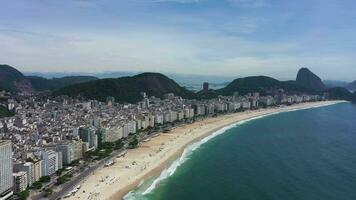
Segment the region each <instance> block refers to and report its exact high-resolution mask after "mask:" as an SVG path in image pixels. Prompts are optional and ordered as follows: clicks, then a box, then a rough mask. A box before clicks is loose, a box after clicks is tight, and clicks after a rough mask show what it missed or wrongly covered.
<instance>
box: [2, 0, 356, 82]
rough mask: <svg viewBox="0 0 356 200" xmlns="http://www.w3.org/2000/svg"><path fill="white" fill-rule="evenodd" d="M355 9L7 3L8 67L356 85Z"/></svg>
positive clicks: (274, 4) (275, 1)
mask: <svg viewBox="0 0 356 200" xmlns="http://www.w3.org/2000/svg"><path fill="white" fill-rule="evenodd" d="M355 9H356V1H354V0H298V1H289V0H60V1H57V0H16V1H14V0H1V3H0V63H2V64H9V65H11V66H14V67H16V68H17V69H19V70H21V71H25V72H103V71H133V72H144V71H151V72H161V73H178V74H200V75H216V76H236V77H242V76H250V75H268V76H272V77H275V78H279V79H294V78H295V76H296V73H297V70H298V69H299V68H301V67H308V68H310V69H311V70H312V71H314V72H315V73H316V74H318V75H319V76H321V77H322V78H323V79H333V80H347V81H351V80H355V79H356V62H355V58H356V52H355V49H356V12H355Z"/></svg>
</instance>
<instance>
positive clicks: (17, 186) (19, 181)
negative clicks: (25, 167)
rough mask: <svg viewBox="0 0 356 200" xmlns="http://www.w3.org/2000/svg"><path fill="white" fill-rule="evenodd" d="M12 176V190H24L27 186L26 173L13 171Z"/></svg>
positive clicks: (16, 191)
mask: <svg viewBox="0 0 356 200" xmlns="http://www.w3.org/2000/svg"><path fill="white" fill-rule="evenodd" d="M13 177H14V192H15V193H20V192H22V191H25V190H26V188H27V185H28V183H27V173H26V172H25V171H20V172H17V173H13Z"/></svg>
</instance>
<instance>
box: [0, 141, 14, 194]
mask: <svg viewBox="0 0 356 200" xmlns="http://www.w3.org/2000/svg"><path fill="white" fill-rule="evenodd" d="M12 187H13V177H12V145H11V141H8V140H0V199H1V198H3V199H6V198H8V197H9V196H11V195H12Z"/></svg>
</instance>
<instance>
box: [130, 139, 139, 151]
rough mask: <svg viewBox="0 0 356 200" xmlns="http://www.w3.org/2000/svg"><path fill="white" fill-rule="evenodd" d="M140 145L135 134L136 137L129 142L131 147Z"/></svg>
mask: <svg viewBox="0 0 356 200" xmlns="http://www.w3.org/2000/svg"><path fill="white" fill-rule="evenodd" d="M137 146H138V139H137V137H136V136H135V137H134V139H133V140H132V141H131V142H130V143H129V148H131V149H134V148H136V147H137Z"/></svg>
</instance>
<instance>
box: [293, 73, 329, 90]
mask: <svg viewBox="0 0 356 200" xmlns="http://www.w3.org/2000/svg"><path fill="white" fill-rule="evenodd" d="M296 81H297V83H298V84H300V85H302V86H304V87H306V88H309V89H312V90H315V91H322V90H324V89H325V88H326V87H325V85H324V83H323V82H322V81H321V79H320V78H319V77H318V76H317V75H315V74H314V73H313V72H311V71H310V70H309V69H308V68H301V69H300V70H299V71H298V74H297V79H296Z"/></svg>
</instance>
